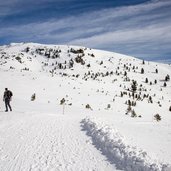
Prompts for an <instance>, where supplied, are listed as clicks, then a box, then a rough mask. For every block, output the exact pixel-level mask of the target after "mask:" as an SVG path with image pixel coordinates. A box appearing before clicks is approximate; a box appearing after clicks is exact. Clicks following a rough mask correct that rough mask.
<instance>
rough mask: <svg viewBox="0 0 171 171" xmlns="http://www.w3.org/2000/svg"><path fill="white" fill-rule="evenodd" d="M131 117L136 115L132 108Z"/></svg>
mask: <svg viewBox="0 0 171 171" xmlns="http://www.w3.org/2000/svg"><path fill="white" fill-rule="evenodd" d="M131 117H133V118H134V117H137V114H136V113H135V110H134V109H133V110H132V112H131Z"/></svg>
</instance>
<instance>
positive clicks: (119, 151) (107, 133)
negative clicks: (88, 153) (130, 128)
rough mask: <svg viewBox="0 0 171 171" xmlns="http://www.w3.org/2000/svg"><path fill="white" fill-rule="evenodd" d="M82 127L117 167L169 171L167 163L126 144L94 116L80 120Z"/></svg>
mask: <svg viewBox="0 0 171 171" xmlns="http://www.w3.org/2000/svg"><path fill="white" fill-rule="evenodd" d="M82 127H83V129H84V130H85V131H86V132H87V135H89V136H91V137H92V141H93V143H94V145H95V146H96V148H98V149H99V150H100V151H101V152H102V153H103V154H104V155H105V156H106V157H107V158H108V159H109V160H110V162H111V163H114V164H115V165H116V168H117V169H122V170H125V171H170V170H171V167H170V166H169V165H168V164H163V163H160V162H159V161H155V160H153V159H152V158H151V157H150V156H149V155H148V154H147V152H145V151H143V150H141V149H138V148H137V147H134V146H131V145H128V144H127V143H126V141H125V139H124V137H123V136H122V135H121V134H120V133H119V132H118V131H117V130H116V129H113V128H110V127H109V126H107V125H104V124H103V123H102V122H101V121H99V120H97V119H95V118H88V117H87V118H85V119H83V120H82Z"/></svg>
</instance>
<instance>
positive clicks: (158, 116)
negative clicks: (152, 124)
mask: <svg viewBox="0 0 171 171" xmlns="http://www.w3.org/2000/svg"><path fill="white" fill-rule="evenodd" d="M154 119H155V120H156V121H157V122H159V121H160V120H161V116H160V115H159V114H156V115H154Z"/></svg>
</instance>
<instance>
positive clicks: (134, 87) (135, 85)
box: [131, 80, 137, 93]
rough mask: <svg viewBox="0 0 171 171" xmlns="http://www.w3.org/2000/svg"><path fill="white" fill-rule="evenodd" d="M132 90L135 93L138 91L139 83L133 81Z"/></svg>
mask: <svg viewBox="0 0 171 171" xmlns="http://www.w3.org/2000/svg"><path fill="white" fill-rule="evenodd" d="M131 88H132V91H133V93H135V92H136V90H137V82H136V81H135V80H133V81H132V85H131Z"/></svg>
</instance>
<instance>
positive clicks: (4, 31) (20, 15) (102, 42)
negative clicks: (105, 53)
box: [0, 0, 171, 60]
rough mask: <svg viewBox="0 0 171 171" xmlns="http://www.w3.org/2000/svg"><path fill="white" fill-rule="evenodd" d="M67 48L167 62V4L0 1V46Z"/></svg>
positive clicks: (170, 4)
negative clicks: (44, 44) (80, 48)
mask: <svg viewBox="0 0 171 171" xmlns="http://www.w3.org/2000/svg"><path fill="white" fill-rule="evenodd" d="M11 42H36V43H46V44H67V45H69V44H71V45H81V46H86V47H90V48H97V49H103V50H110V51H114V52H119V53H123V54H128V55H132V56H136V57H139V58H144V59H149V60H154V59H155V60H158V59H160V60H161V59H166V60H169V59H171V0H37V1H36V0H5V1H4V0H0V45H4V44H9V43H11Z"/></svg>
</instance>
